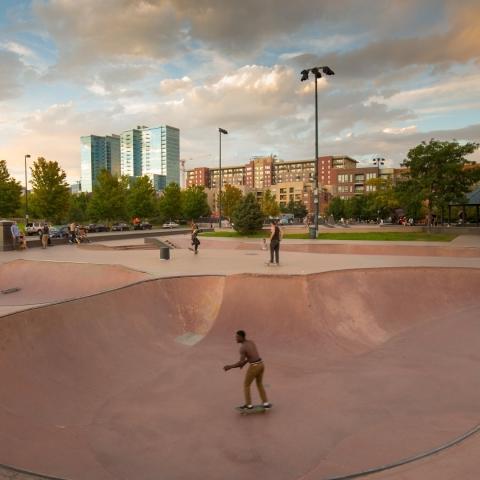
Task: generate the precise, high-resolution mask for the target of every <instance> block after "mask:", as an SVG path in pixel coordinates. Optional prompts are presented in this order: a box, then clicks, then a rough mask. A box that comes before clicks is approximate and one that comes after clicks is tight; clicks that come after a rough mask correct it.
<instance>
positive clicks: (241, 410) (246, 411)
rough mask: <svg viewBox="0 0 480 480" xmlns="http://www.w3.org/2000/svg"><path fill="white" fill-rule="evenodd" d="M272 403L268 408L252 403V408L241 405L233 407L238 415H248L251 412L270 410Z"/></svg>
mask: <svg viewBox="0 0 480 480" xmlns="http://www.w3.org/2000/svg"><path fill="white" fill-rule="evenodd" d="M272 407H273V405H272V406H271V407H270V408H265V407H264V406H263V405H254V406H253V408H250V409H245V408H242V407H235V410H237V412H239V413H240V415H250V414H252V413H265V412H268V411H269V410H271V409H272Z"/></svg>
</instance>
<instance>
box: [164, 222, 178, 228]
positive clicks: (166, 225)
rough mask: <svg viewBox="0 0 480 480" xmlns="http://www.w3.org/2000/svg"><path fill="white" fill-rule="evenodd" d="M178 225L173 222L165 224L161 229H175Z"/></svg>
mask: <svg viewBox="0 0 480 480" xmlns="http://www.w3.org/2000/svg"><path fill="white" fill-rule="evenodd" d="M179 226H180V225H179V224H178V223H175V222H167V223H164V224H163V225H162V227H163V228H176V227H179Z"/></svg>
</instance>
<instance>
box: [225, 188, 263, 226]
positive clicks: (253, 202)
mask: <svg viewBox="0 0 480 480" xmlns="http://www.w3.org/2000/svg"><path fill="white" fill-rule="evenodd" d="M232 222H233V228H234V229H235V230H236V231H237V232H238V233H240V234H242V235H245V234H248V233H254V232H256V231H258V230H261V228H262V226H263V215H262V211H261V210H260V206H259V205H258V202H257V199H256V198H255V195H254V194H253V193H249V194H247V195H246V196H245V197H243V198H242V200H241V201H240V202H239V204H238V205H237V208H236V209H235V211H234V212H233V214H232Z"/></svg>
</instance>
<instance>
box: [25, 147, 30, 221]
mask: <svg viewBox="0 0 480 480" xmlns="http://www.w3.org/2000/svg"><path fill="white" fill-rule="evenodd" d="M27 158H30V155H28V154H27V155H25V220H26V222H28V193H27V191H28V184H27Z"/></svg>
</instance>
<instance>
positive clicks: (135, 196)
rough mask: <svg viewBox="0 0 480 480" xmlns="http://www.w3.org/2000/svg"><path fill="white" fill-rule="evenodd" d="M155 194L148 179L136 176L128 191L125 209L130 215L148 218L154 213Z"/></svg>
mask: <svg viewBox="0 0 480 480" xmlns="http://www.w3.org/2000/svg"><path fill="white" fill-rule="evenodd" d="M155 206H156V194H155V188H153V185H152V182H151V181H150V179H149V178H148V177H147V176H146V175H144V176H143V177H138V178H136V179H135V180H134V181H133V182H132V184H131V186H130V190H129V191H128V195H127V210H128V213H129V215H130V217H139V218H148V217H152V216H153V215H155Z"/></svg>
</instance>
